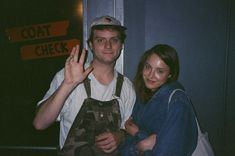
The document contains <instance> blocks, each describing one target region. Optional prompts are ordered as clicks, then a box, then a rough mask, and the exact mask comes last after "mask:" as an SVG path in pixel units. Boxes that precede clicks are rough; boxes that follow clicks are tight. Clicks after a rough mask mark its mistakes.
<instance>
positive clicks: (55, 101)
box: [33, 82, 73, 130]
mask: <svg viewBox="0 0 235 156" xmlns="http://www.w3.org/2000/svg"><path fill="white" fill-rule="evenodd" d="M72 88H73V87H72V86H71V85H67V84H65V83H64V82H62V84H61V86H60V87H59V88H58V89H57V90H56V91H55V92H54V93H53V94H52V95H51V96H50V97H49V98H48V99H47V100H45V101H44V102H43V103H42V104H41V105H40V106H39V108H38V109H37V112H36V116H35V118H34V121H33V125H34V127H35V128H36V129H38V130H43V129H46V128H47V127H49V126H50V125H51V124H52V123H54V122H55V120H56V118H57V117H58V115H59V113H60V111H61V109H62V107H63V105H64V103H65V100H66V98H67V97H68V95H69V93H70V92H71V90H72Z"/></svg>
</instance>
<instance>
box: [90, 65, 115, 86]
mask: <svg viewBox="0 0 235 156" xmlns="http://www.w3.org/2000/svg"><path fill="white" fill-rule="evenodd" d="M91 63H92V66H93V68H94V69H93V71H92V73H93V75H94V76H95V78H96V79H97V80H98V81H99V82H100V83H101V84H104V85H108V84H109V83H110V82H111V81H112V80H113V78H114V65H108V64H100V63H97V62H91Z"/></svg>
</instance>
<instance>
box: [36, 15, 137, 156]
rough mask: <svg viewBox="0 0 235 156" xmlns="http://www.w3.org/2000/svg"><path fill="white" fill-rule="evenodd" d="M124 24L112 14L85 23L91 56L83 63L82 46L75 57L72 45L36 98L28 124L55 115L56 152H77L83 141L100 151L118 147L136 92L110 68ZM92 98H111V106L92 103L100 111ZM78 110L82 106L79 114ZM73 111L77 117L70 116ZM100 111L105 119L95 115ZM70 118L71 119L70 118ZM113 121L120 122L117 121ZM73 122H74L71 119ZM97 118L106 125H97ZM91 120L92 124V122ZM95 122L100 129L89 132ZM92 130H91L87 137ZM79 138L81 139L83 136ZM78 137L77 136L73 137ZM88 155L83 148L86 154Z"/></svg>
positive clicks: (41, 124) (42, 124)
mask: <svg viewBox="0 0 235 156" xmlns="http://www.w3.org/2000/svg"><path fill="white" fill-rule="evenodd" d="M125 29H126V28H125V27H123V26H122V25H121V23H120V22H119V21H118V20H117V19H115V18H113V17H110V16H102V17H99V18H96V19H95V20H94V21H93V22H92V24H91V27H90V37H89V39H88V45H89V48H90V49H91V51H92V53H93V60H92V61H91V62H90V64H89V65H88V64H86V65H85V67H84V62H85V55H86V50H85V49H83V50H82V52H81V55H80V57H78V56H79V46H76V47H74V48H73V49H72V51H71V53H70V56H69V57H68V58H67V60H66V63H65V67H64V69H62V70H61V71H59V72H58V73H57V74H56V75H55V77H54V79H53V81H52V82H51V85H50V89H49V90H48V91H47V93H46V94H45V96H44V98H43V99H42V100H41V101H40V102H39V103H38V105H39V107H38V111H37V113H36V116H35V119H34V121H33V124H34V126H35V128H36V129H39V130H42V129H45V128H47V127H49V126H50V125H51V124H52V123H54V122H55V121H56V120H59V121H60V148H61V151H62V152H60V153H62V154H61V155H71V153H70V154H69V152H70V151H72V153H74V154H72V155H75V154H77V153H80V155H82V154H81V153H82V152H81V151H86V150H87V149H85V148H81V146H82V147H83V146H87V145H88V146H89V147H88V148H89V149H90V146H92V150H94V151H99V150H100V151H101V152H100V151H99V153H100V155H105V154H111V155H115V154H116V153H118V152H117V148H118V146H119V144H120V143H121V141H122V138H123V132H122V131H121V130H119V129H122V128H124V123H125V121H126V120H127V119H128V117H129V116H130V114H131V112H132V108H133V105H134V102H135V98H136V96H135V92H134V89H133V87H132V83H131V82H130V80H129V79H128V78H126V77H123V76H120V75H121V74H119V73H118V72H117V71H116V70H115V64H116V60H117V59H118V57H119V56H120V53H121V50H122V47H123V44H124V41H125V37H126V35H125ZM119 77H121V78H119ZM119 79H123V80H119ZM118 86H119V87H118ZM117 88H119V90H120V95H117V94H116V92H117V90H118V89H117ZM113 100H116V101H117V102H118V105H116V106H114V105H115V103H116V102H115V101H113ZM87 101H91V102H87ZM97 101H98V103H102V102H103V101H105V102H107V101H108V102H107V103H112V106H113V107H112V108H108V107H109V106H110V105H111V104H110V105H108V106H107V110H108V111H106V112H99V111H97V109H99V110H100V111H101V110H104V109H103V108H102V107H98V108H95V106H98V105H97V104H96V105H94V103H96V102H97ZM110 101H111V102H110ZM91 103H92V104H91ZM104 105H106V104H104ZM93 108H94V110H93ZM105 108H106V107H105ZM89 109H92V110H89ZM116 109H118V110H116ZM83 110H86V111H85V113H83V114H82V112H84V111H83ZM89 112H90V114H89ZM108 113H109V114H108ZM107 114H108V115H107ZM77 115H78V116H79V117H77V118H76V116H77ZM99 115H100V116H99ZM105 115H106V117H105ZM91 116H92V117H91ZM102 117H103V118H105V120H103V119H101V118H102ZM116 117H117V118H116ZM75 119H76V122H74V120H75ZM104 121H105V122H104ZM119 121H120V123H121V124H118V122H119ZM73 122H74V123H75V124H76V123H77V125H73ZM78 123H79V124H78ZM100 123H102V124H103V125H106V126H102V124H100ZM110 123H111V124H110ZM96 124H97V126H94V125H96ZM117 124H118V125H120V127H119V128H118V129H115V130H114V129H112V128H110V127H109V126H110V125H113V126H114V127H115V126H116V125H117ZM72 125H73V126H72ZM87 125H88V126H87ZM71 126H72V127H75V128H73V129H76V128H77V129H79V131H78V132H76V131H74V132H70V131H72V130H70V128H71ZM91 127H92V128H91ZM97 127H99V128H100V131H99V132H93V131H96V130H97V129H99V128H97ZM111 127H112V126H111ZM71 129H72V128H71ZM91 129H92V130H91ZM104 129H105V130H104ZM78 133H79V134H78ZM73 135H77V136H75V138H76V137H77V140H78V141H74V140H75V139H69V138H73ZM93 135H95V136H94V137H92V138H91V136H93ZM68 136H69V137H68ZM88 137H90V139H88V140H90V141H87V138H88ZM84 138H85V140H83V139H84ZM79 140H83V141H82V142H81V141H80V142H79ZM92 140H94V142H92ZM77 142H78V143H77ZM74 144H76V145H74ZM75 146H76V147H75ZM94 146H95V147H94ZM71 148H72V149H71ZM84 149H85V150H84ZM97 149H98V150H97ZM68 151H69V152H68ZM94 151H93V152H94ZM66 152H67V153H66ZM85 153H86V152H85ZM88 153H89V150H88ZM114 153H115V154H114ZM88 155H89V154H86V156H88ZM97 155H98V154H97Z"/></svg>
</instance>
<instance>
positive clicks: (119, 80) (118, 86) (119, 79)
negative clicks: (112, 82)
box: [115, 73, 124, 97]
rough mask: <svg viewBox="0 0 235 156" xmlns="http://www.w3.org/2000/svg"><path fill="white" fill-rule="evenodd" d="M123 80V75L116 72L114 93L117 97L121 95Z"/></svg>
mask: <svg viewBox="0 0 235 156" xmlns="http://www.w3.org/2000/svg"><path fill="white" fill-rule="evenodd" d="M123 81H124V78H123V75H122V74H120V73H118V77H117V84H116V92H115V95H116V96H118V97H120V95H121V91H122V84H123Z"/></svg>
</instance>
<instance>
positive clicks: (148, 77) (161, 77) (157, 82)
mask: <svg viewBox="0 0 235 156" xmlns="http://www.w3.org/2000/svg"><path fill="white" fill-rule="evenodd" d="M169 77H170V68H169V67H168V65H166V64H165V62H164V61H163V60H162V59H161V58H160V57H159V56H158V55H157V54H152V55H150V56H149V58H148V59H147V60H146V62H145V65H144V68H143V79H144V83H145V86H146V87H147V88H148V89H150V90H152V91H155V90H156V89H158V88H159V87H160V86H161V85H163V84H164V83H166V82H167V79H168V78H169Z"/></svg>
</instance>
